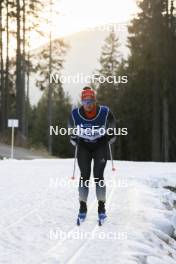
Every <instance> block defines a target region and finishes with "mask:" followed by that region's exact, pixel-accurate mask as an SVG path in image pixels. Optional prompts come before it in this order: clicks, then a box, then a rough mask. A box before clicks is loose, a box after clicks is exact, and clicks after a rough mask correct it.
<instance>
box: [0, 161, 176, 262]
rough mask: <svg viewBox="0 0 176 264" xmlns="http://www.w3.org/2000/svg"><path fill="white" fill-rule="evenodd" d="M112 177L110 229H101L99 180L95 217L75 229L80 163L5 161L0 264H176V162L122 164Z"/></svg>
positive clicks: (1, 165) (0, 181)
mask: <svg viewBox="0 0 176 264" xmlns="http://www.w3.org/2000/svg"><path fill="white" fill-rule="evenodd" d="M115 167H116V171H115V172H112V171H111V163H110V162H108V165H107V167H106V170H105V178H106V182H107V214H108V219H107V221H106V223H105V224H104V225H103V226H102V227H99V226H98V225H97V201H96V197H95V188H94V184H93V181H92V184H91V188H90V193H89V199H88V207H89V210H88V216H87V220H86V222H85V223H83V224H82V226H80V227H77V226H76V216H77V213H78V208H79V204H78V191H77V185H78V178H79V170H78V168H77V170H76V175H77V178H76V180H75V181H73V180H70V176H71V175H72V168H73V159H53V160H51V159H50V160H42V159H41V160H39V159H38V160H32V161H24V160H3V161H0V208H1V213H0V264H7V263H8V264H60V263H61V264H63V263H76V264H77V263H78V264H90V263H94V264H99V263H101V264H102V263H103V264H110V263H118V264H175V261H176V241H175V239H174V236H175V228H176V210H175V208H176V194H175V193H173V192H171V191H169V190H167V189H165V188H163V186H166V185H170V186H176V164H175V163H152V162H148V163H147V162H141V163H139V162H120V161H115Z"/></svg>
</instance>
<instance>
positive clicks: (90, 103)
mask: <svg viewBox="0 0 176 264" xmlns="http://www.w3.org/2000/svg"><path fill="white" fill-rule="evenodd" d="M82 105H83V108H84V110H85V111H86V112H91V111H92V110H93V108H94V106H95V100H93V99H86V100H82Z"/></svg>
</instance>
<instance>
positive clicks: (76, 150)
mask: <svg viewBox="0 0 176 264" xmlns="http://www.w3.org/2000/svg"><path fill="white" fill-rule="evenodd" d="M77 153H78V145H76V148H75V158H74V167H73V175H72V177H71V179H72V180H74V179H75V170H76V158H77Z"/></svg>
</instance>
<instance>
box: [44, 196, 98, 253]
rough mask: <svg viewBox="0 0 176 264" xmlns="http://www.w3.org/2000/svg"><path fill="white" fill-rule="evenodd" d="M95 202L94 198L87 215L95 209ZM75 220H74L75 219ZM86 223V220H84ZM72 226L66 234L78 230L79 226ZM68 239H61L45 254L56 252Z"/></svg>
mask: <svg viewBox="0 0 176 264" xmlns="http://www.w3.org/2000/svg"><path fill="white" fill-rule="evenodd" d="M96 202H97V200H96V198H95V199H93V201H92V203H91V204H90V205H89V213H90V212H91V211H92V210H93V209H94V208H95V206H96ZM75 219H76V218H75ZM85 221H86V220H85ZM75 225H76V220H75ZM75 225H74V227H72V228H70V229H69V230H67V231H66V232H67V233H68V232H73V231H74V230H77V228H80V227H79V226H77V225H76V226H75ZM82 225H84V223H82ZM67 240H68V239H67V238H66V239H63V240H62V241H59V242H58V243H57V244H56V245H55V246H54V247H52V248H51V249H49V250H48V251H47V253H46V255H49V254H50V253H51V252H52V251H54V250H56V249H57V247H60V246H62V245H63V244H64V242H65V241H67Z"/></svg>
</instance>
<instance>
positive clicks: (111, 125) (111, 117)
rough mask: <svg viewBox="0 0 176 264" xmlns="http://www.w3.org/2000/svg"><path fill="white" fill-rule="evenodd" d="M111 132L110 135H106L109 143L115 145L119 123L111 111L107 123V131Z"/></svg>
mask: <svg viewBox="0 0 176 264" xmlns="http://www.w3.org/2000/svg"><path fill="white" fill-rule="evenodd" d="M108 128H109V130H108V131H110V134H111V135H110V134H108V133H107V134H106V138H107V140H108V143H110V144H113V143H114V142H115V141H116V134H115V129H116V128H117V121H116V119H115V117H114V115H113V113H112V112H111V111H110V110H109V113H108V116H107V121H106V129H108Z"/></svg>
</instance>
